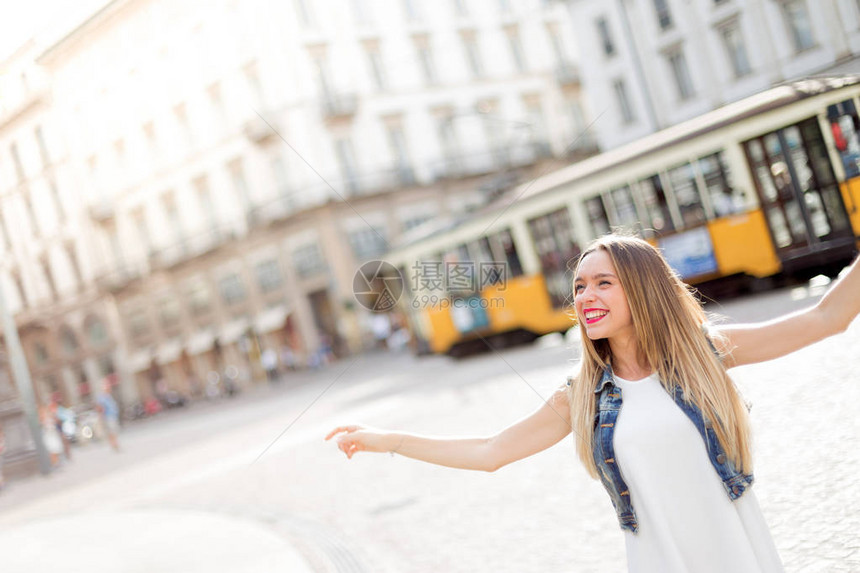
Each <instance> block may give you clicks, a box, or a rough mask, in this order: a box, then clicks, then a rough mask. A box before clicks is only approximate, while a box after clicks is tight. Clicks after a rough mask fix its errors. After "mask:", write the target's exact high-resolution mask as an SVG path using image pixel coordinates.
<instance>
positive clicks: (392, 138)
mask: <svg viewBox="0 0 860 573" xmlns="http://www.w3.org/2000/svg"><path fill="white" fill-rule="evenodd" d="M388 145H389V146H390V147H391V154H392V155H393V156H394V161H395V168H396V169H397V178H398V179H399V180H400V183H402V184H403V185H412V184H414V183H415V174H414V172H413V171H412V161H411V160H410V159H409V150H408V149H407V148H406V136H405V135H404V133H403V127H402V126H400V125H397V124H394V125H389V126H388Z"/></svg>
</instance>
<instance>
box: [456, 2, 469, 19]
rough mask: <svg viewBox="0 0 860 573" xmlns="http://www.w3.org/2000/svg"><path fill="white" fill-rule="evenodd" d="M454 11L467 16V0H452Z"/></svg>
mask: <svg viewBox="0 0 860 573" xmlns="http://www.w3.org/2000/svg"><path fill="white" fill-rule="evenodd" d="M454 12H456V14H457V15H458V16H468V15H469V4H468V0H454Z"/></svg>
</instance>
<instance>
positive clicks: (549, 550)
mask: <svg viewBox="0 0 860 573" xmlns="http://www.w3.org/2000/svg"><path fill="white" fill-rule="evenodd" d="M814 294H817V293H810V292H809V290H808V289H806V290H803V289H800V290H794V291H783V292H781V293H768V294H767V295H760V296H757V297H752V298H749V299H743V300H739V301H735V302H733V303H731V304H727V305H726V307H725V308H724V309H722V312H724V313H725V314H727V315H729V316H730V317H731V318H732V319H733V320H737V321H749V320H760V319H764V318H767V317H769V316H773V315H775V314H778V313H782V312H786V311H787V310H790V309H791V308H792V307H796V306H798V305H804V304H806V303H808V302H809V301H811V300H812V298H811V297H810V295H813V296H814ZM711 310H719V309H711ZM565 344H566V343H565V342H564V341H563V340H562V339H561V338H560V337H550V338H548V339H546V340H544V341H542V344H539V345H536V346H532V347H526V348H518V349H511V350H507V351H505V352H504V354H503V355H501V356H500V355H497V354H487V355H484V356H479V357H475V358H470V359H467V360H461V361H452V360H448V359H445V358H442V357H430V358H423V359H420V360H419V359H415V358H412V357H409V356H396V355H394V356H375V357H368V358H363V359H360V360H359V361H357V362H355V363H351V362H349V361H344V362H342V363H338V364H335V365H332V366H331V367H330V368H328V369H327V370H324V371H322V372H319V373H318V374H317V375H316V376H317V380H316V382H315V383H311V384H306V385H304V386H299V387H290V386H286V385H285V386H284V387H283V388H282V389H277V390H272V391H267V392H268V393H266V394H261V395H260V396H258V397H252V396H247V397H244V396H243V397H242V398H240V400H239V401H237V402H235V403H233V404H231V405H229V407H224V408H215V409H212V410H211V411H210V412H206V411H202V410H201V411H199V412H195V410H194V409H192V410H191V411H190V412H188V413H185V414H183V413H181V412H180V413H177V415H176V416H172V417H170V418H164V419H163V420H158V419H156V420H153V421H152V422H151V423H148V424H146V425H141V426H139V427H133V428H131V429H130V430H129V431H128V432H126V433H125V434H124V435H123V445H124V447H125V452H124V453H123V454H120V455H114V454H112V453H111V452H109V451H108V450H107V448H106V447H104V446H96V447H94V448H93V449H91V450H83V451H81V455H79V456H77V457H76V459H75V461H74V463H73V464H71V465H70V466H69V467H68V468H66V469H65V470H63V471H61V472H60V473H58V474H57V475H56V476H52V477H50V478H48V479H45V480H37V481H36V482H34V483H32V484H31V483H22V484H13V486H12V487H10V490H9V491H8V492H4V493H3V494H2V495H0V532H3V533H2V535H4V536H5V535H9V534H12V533H14V532H18V534H20V532H21V531H27V530H26V529H23V528H27V527H31V526H37V525H38V524H50V523H54V522H57V521H59V520H63V519H67V518H69V519H72V518H78V521H77V523H84V524H87V523H90V520H92V522H93V523H94V524H98V523H99V522H100V521H99V520H101V519H103V516H105V515H112V516H116V517H122V518H123V519H122V522H123V524H122V525H121V526H120V525H117V530H118V531H119V528H120V527H123V528H127V529H126V530H128V529H134V531H133V532H132V533H130V534H129V535H131V536H134V535H139V536H143V537H144V538H145V537H146V536H147V535H149V530H151V529H152V528H153V527H151V526H149V525H146V527H140V528H134V526H133V524H134V523H136V522H137V523H141V524H144V522H143V521H136V520H137V519H138V517H137V516H140V515H141V514H146V515H155V516H160V517H159V519H156V520H155V521H156V522H157V523H156V524H155V526H154V527H161V528H163V529H164V530H165V532H172V535H173V536H174V538H176V537H177V536H178V541H179V542H178V543H177V545H180V546H184V548H185V549H186V550H187V551H188V552H189V553H190V554H194V555H197V556H200V559H202V560H205V562H208V563H212V567H211V568H210V569H209V570H211V571H231V570H234V569H233V568H231V567H230V565H229V562H228V561H227V560H226V557H225V559H224V560H222V561H217V562H216V561H213V560H209V555H210V553H213V554H217V553H218V552H219V551H226V548H227V545H228V542H227V541H226V540H223V539H222V538H220V537H218V538H212V539H207V536H205V535H196V532H197V530H198V528H195V527H189V528H187V529H186V530H184V531H183V530H177V529H176V528H175V527H173V525H172V524H171V521H172V520H174V519H176V520H179V519H181V517H180V516H187V517H188V519H192V518H194V519H196V518H202V519H211V522H210V523H225V520H226V521H227V522H229V523H231V524H232V525H229V526H228V525H226V524H225V525H224V527H225V528H227V529H228V530H231V531H232V528H235V529H236V530H237V533H236V538H235V539H236V545H237V547H236V550H237V551H240V550H241V546H245V545H246V543H247V544H253V543H255V542H257V541H258V540H256V539H248V537H253V536H254V535H255V534H254V533H252V532H259V535H260V539H259V544H258V545H248V547H253V548H254V551H253V553H255V554H256V552H259V553H260V557H261V559H263V558H264V556H265V555H266V554H271V555H273V556H274V555H281V554H280V551H281V550H282V549H283V551H284V555H286V554H288V553H290V550H289V547H288V546H290V545H291V546H292V548H293V550H294V551H295V552H297V553H299V554H300V555H301V556H302V557H303V558H304V560H305V563H306V565H307V566H308V567H309V568H310V570H312V571H315V572H318V573H329V572H347V571H349V572H360V571H365V572H373V573H377V572H379V573H386V572H391V573H424V572H434V573H435V572H438V571H441V572H444V573H457V572H463V573H465V572H469V573H472V572H493V573H522V572H532V571H534V572H540V573H556V572H557V573H561V572H570V571H577V572H583V571H584V572H588V571H594V572H604V571H623V570H624V568H625V557H624V542H623V535H622V533H621V531H620V530H619V528H618V526H617V524H616V523H615V517H614V513H613V511H612V508H611V504H610V502H609V499H608V497H607V496H606V493H605V492H604V491H603V489H602V487H601V486H600V484H599V483H597V482H595V481H593V480H591V479H590V478H588V477H587V476H586V474H585V472H584V470H582V468H581V467H580V464H579V462H578V460H577V459H576V457H575V454H574V451H573V447H572V442H571V441H570V440H564V441H563V442H562V443H561V444H559V445H557V446H555V447H553V448H550V449H549V450H547V451H545V452H542V453H540V454H538V455H536V456H533V457H532V458H529V459H528V460H524V461H521V462H518V463H516V464H512V465H510V466H508V467H505V468H503V469H501V470H499V471H498V472H495V473H492V474H486V473H480V472H464V471H458V470H453V469H449V468H442V467H436V466H431V465H428V464H423V463H421V462H417V461H414V460H409V459H405V458H402V457H395V458H391V457H389V456H387V455H372V454H358V455H357V456H355V457H354V458H353V459H352V460H346V458H345V457H344V456H343V455H342V454H341V453H340V452H339V451H338V450H337V449H336V448H335V447H334V446H333V445H332V444H330V443H324V442H323V441H322V438H323V436H324V435H325V434H326V432H327V431H328V430H329V429H330V428H331V427H333V426H334V425H339V424H342V423H348V422H352V421H358V422H364V423H367V424H372V425H378V426H381V427H388V428H396V429H403V430H408V431H415V432H422V433H429V434H437V435H485V434H487V433H490V432H495V431H496V430H498V429H499V428H501V427H504V426H505V425H507V424H510V423H512V422H514V421H516V420H517V419H518V418H520V417H522V416H524V415H526V414H528V413H529V412H530V411H532V410H533V409H535V408H537V407H538V406H539V405H540V404H541V400H542V398H541V397H542V396H543V397H545V396H548V395H549V393H551V392H552V390H553V389H554V388H555V387H556V386H557V385H558V384H560V383H561V381H562V380H563V379H564V375H565V374H566V373H568V372H569V371H570V370H571V364H570V361H571V359H572V358H573V356H574V352H573V350H571V349H570V348H567V347H566V346H565ZM858 369H860V320H858V321H855V323H854V324H852V326H851V328H850V329H849V331H848V332H846V333H844V334H842V335H839V336H837V337H834V338H832V339H830V340H827V341H823V342H821V343H818V344H816V345H814V346H813V347H810V348H807V349H804V350H802V351H800V352H797V353H795V354H793V355H791V356H789V357H786V358H783V359H780V360H776V361H772V362H768V363H763V364H758V365H753V366H748V367H744V368H739V369H736V370H735V371H733V373H732V374H733V376H734V377H735V379H736V380H737V381H738V382H739V384H740V385H741V386H742V387H743V389H744V391H745V393H746V395H747V397H748V398H749V399H750V400H751V401H752V403H753V409H752V424H753V431H754V438H755V444H754V451H755V460H756V485H755V491H756V495H757V497H758V499H759V503H760V505H761V507H762V511H763V512H764V514H765V518H766V519H767V521H768V523H769V525H770V527H771V530H772V533H773V536H774V539H775V542H776V544H777V547H778V549H779V551H780V554H781V556H782V558H783V561H784V563H785V566H786V570H787V571H804V572H805V571H822V572H823V571H828V572H830V571H836V572H840V571H844V572H848V571H860V536H858V535H857V531H860V510H858V509H857V508H856V507H855V506H854V505H853V504H852V503H851V501H852V500H853V497H852V493H851V492H853V491H855V490H857V489H858V485H860V478H858V476H860V449H858V448H857V443H858V438H860V417H858V404H860V379H858V378H860V377H858V374H857V373H858ZM278 436H281V437H280V438H279V439H278V440H277V442H276V443H275V444H274V446H272V447H271V448H270V449H269V450H268V451H267V452H266V453H265V455H263V456H262V457H260V458H259V459H257V458H258V456H259V455H260V453H261V452H262V451H263V450H264V449H265V448H266V447H267V446H268V445H269V444H271V443H272V441H273V440H274V439H275V438H276V437H278ZM255 460H256V461H255ZM90 468H95V469H94V470H90ZM36 486H38V487H36ZM49 486H50V487H49ZM46 487H49V489H51V491H46V490H45V488H46ZM7 496H8V497H7ZM177 523H179V521H177ZM84 527H86V526H84ZM203 527H206V526H203V525H201V527H200V528H203ZM243 528H245V529H243ZM243 531H244V532H246V533H247V536H246V535H245V533H243ZM82 536H83V534H82ZM272 536H275V538H277V539H273V538H272ZM24 537H25V538H26V537H27V536H24ZM31 538H32V536H31ZM212 541H214V543H213V542H212ZM21 544H22V545H23V541H22V542H21ZM216 544H217V545H218V546H216ZM71 545H74V544H71ZM63 550H64V551H67V552H68V554H67V557H68V558H69V561H70V562H76V561H78V560H81V559H82V555H84V554H83V553H81V551H79V550H77V549H76V548H75V547H74V546H70V545H64V546H63ZM153 551H156V549H153ZM269 552H270V553H269ZM3 554H4V553H3V552H0V555H3ZM141 554H142V553H141ZM293 554H294V553H293ZM123 555H125V556H128V557H130V559H129V563H130V565H129V566H128V567H123V568H120V569H116V570H117V571H126V570H131V571H134V570H135V569H132V568H131V567H132V565H133V564H134V563H135V562H136V560H137V559H139V557H138V555H139V554H138V553H136V552H134V551H132V550H129V551H127V552H123ZM246 555H247V554H246ZM273 558H275V557H273ZM284 558H286V557H284ZM0 570H2V571H3V572H4V573H5V572H6V571H7V569H6V567H5V566H4V564H3V563H2V561H0ZM34 570H35V571H37V570H36V569H32V568H28V569H27V571H34ZM56 570H57V568H52V569H51V571H56ZM87 570H89V571H93V570H92V569H87ZM151 570H156V569H151ZM157 570H160V569H157ZM168 570H169V569H168ZM284 570H289V569H284ZM95 571H97V570H95Z"/></svg>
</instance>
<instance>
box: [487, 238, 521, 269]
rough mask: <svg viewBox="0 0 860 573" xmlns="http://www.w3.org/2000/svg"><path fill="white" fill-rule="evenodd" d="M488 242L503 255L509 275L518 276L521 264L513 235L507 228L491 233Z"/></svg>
mask: <svg viewBox="0 0 860 573" xmlns="http://www.w3.org/2000/svg"><path fill="white" fill-rule="evenodd" d="M490 243H491V244H493V245H495V246H496V247H497V248H498V249H499V251H500V254H501V255H502V256H503V257H504V261H505V262H506V263H507V265H508V271H509V272H510V276H511V277H518V276H520V275H522V274H523V265H522V264H521V263H520V256H519V254H518V253H517V245H516V243H514V237H513V235H511V232H510V231H509V230H507V229H505V230H504V231H501V232H499V233H496V234H495V235H491V236H490ZM494 251H495V249H494Z"/></svg>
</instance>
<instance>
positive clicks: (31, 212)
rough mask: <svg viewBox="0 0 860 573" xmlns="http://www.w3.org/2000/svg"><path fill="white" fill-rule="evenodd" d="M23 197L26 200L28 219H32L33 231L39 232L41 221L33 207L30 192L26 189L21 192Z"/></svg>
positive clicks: (31, 226)
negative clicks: (38, 219) (37, 218)
mask: <svg viewBox="0 0 860 573" xmlns="http://www.w3.org/2000/svg"><path fill="white" fill-rule="evenodd" d="M21 199H22V200H23V201H24V210H25V211H26V212H27V219H29V221H30V228H31V229H33V233H35V234H37V235H38V234H39V222H38V221H37V220H36V211H35V210H34V209H33V201H32V200H31V199H30V193H29V192H28V191H27V190H26V189H25V190H24V192H23V193H22V194H21Z"/></svg>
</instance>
